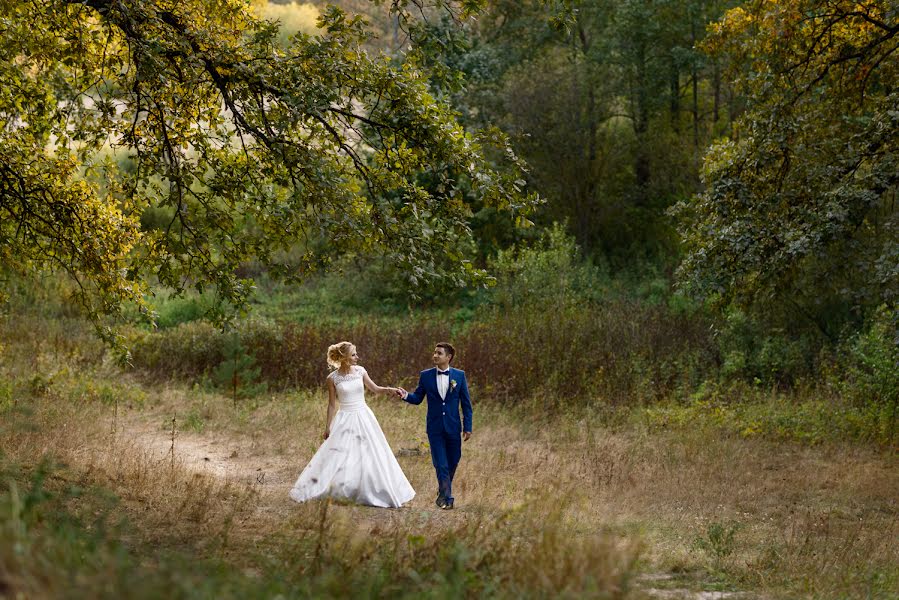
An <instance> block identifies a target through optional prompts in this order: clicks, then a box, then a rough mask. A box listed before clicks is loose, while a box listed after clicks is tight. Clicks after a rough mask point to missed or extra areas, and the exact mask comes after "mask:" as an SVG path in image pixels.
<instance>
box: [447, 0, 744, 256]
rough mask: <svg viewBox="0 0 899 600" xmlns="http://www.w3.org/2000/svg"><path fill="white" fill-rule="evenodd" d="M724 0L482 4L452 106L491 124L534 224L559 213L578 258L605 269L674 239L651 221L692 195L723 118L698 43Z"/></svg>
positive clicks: (723, 87)
mask: <svg viewBox="0 0 899 600" xmlns="http://www.w3.org/2000/svg"><path fill="white" fill-rule="evenodd" d="M732 4H734V2H722V1H720V0H692V1H689V2H646V1H643V0H635V1H631V0H617V1H614V2H612V1H608V0H603V1H600V2H595V1H591V2H586V1H580V0H572V1H568V0H565V1H564V2H546V1H543V0H526V1H522V2H509V1H503V2H494V3H490V6H489V8H488V9H487V14H486V15H485V18H481V19H479V21H478V23H477V25H476V26H475V27H472V28H471V30H470V32H469V39H467V40H466V42H467V44H468V48H467V49H466V50H465V51H459V50H457V51H456V55H452V53H451V52H450V51H448V54H450V56H449V57H447V62H453V64H457V65H459V68H460V69H461V70H463V71H464V72H465V73H466V75H467V86H466V88H465V91H464V93H459V94H457V95H456V98H455V100H454V101H455V103H456V105H457V106H458V107H459V108H460V110H461V111H462V113H463V115H465V118H466V119H467V122H469V123H475V124H483V123H484V122H491V121H492V122H495V123H497V124H499V125H500V126H501V127H503V129H504V130H505V131H506V132H508V133H509V135H510V136H511V137H512V139H513V140H514V142H515V144H516V148H518V149H519V150H520V152H521V154H522V156H523V157H524V158H525V159H526V160H527V162H528V164H529V165H530V167H531V169H530V171H529V173H528V183H529V184H530V185H532V186H533V187H534V188H535V189H536V190H538V191H539V192H540V194H541V195H542V196H544V197H545V198H546V199H547V202H546V204H545V208H544V209H543V210H542V211H540V212H538V213H537V219H536V220H537V222H539V223H548V222H552V221H558V220H566V221H567V222H568V225H569V227H570V231H571V232H572V233H573V234H574V235H575V237H576V239H577V242H578V244H579V245H581V247H582V248H584V250H585V251H586V252H587V253H588V254H590V255H605V256H607V257H608V258H609V259H611V260H612V261H613V263H614V264H615V266H627V265H629V264H630V262H631V261H632V260H633V259H634V258H635V257H647V256H649V257H652V258H654V259H655V260H664V259H665V257H669V256H671V255H672V254H674V253H676V251H677V250H676V240H675V236H674V235H673V232H672V230H671V227H670V224H669V223H668V222H667V220H666V219H665V218H664V217H663V212H664V209H665V208H666V207H667V206H669V205H670V204H671V203H672V202H674V201H676V200H678V199H681V198H683V197H685V196H687V195H689V194H691V193H693V192H695V190H696V188H697V184H698V176H699V173H698V165H699V162H700V160H699V159H700V156H701V152H702V150H703V148H704V147H705V145H706V144H707V143H708V142H709V141H710V140H711V139H712V136H713V135H717V134H718V132H720V131H721V130H723V129H726V128H727V127H728V126H729V123H730V121H731V120H732V117H733V114H734V113H735V107H734V101H733V94H732V93H731V86H730V84H729V82H727V81H726V80H723V79H722V78H721V76H720V66H719V65H718V63H717V62H716V61H714V60H709V59H708V58H707V57H705V56H703V55H702V54H701V53H700V52H699V50H698V49H697V44H698V42H699V41H701V39H702V38H703V37H704V35H705V25H706V23H708V22H709V21H713V20H715V19H717V18H718V17H719V16H720V15H721V13H722V12H723V10H724V9H725V8H726V7H727V6H729V5H732Z"/></svg>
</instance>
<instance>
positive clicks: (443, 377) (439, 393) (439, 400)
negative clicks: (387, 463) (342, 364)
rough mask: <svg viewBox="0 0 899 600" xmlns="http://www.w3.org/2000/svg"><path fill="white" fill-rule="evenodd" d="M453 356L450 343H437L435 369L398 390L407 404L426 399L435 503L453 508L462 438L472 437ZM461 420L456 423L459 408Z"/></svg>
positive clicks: (465, 386)
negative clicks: (410, 388) (409, 388)
mask: <svg viewBox="0 0 899 600" xmlns="http://www.w3.org/2000/svg"><path fill="white" fill-rule="evenodd" d="M455 355H456V349H455V348H453V346H452V344H448V343H446V342H440V343H439V344H437V346H436V347H435V348H434V356H433V358H434V365H435V367H436V368H434V369H427V370H425V371H422V372H421V374H420V375H419V378H418V387H417V388H416V389H415V391H414V392H411V393H409V392H407V391H406V390H404V389H402V388H400V389H399V390H398V391H397V395H399V396H400V397H401V398H402V399H403V400H405V401H406V402H408V403H409V404H421V403H422V401H424V399H425V398H427V399H428V417H427V426H426V431H427V433H428V442H429V443H430V445H431V461H432V462H433V463H434V469H435V470H436V471H437V485H438V492H437V506H439V507H440V508H442V509H446V510H449V509H451V508H453V475H455V474H456V467H457V466H458V465H459V459H460V458H462V440H465V441H466V442H467V441H468V438H470V437H471V396H469V394H468V382H467V381H466V380H465V371H460V370H459V369H453V368H451V367H450V363H451V362H452V360H453V357H454V356H455ZM460 405H461V408H462V417H463V419H462V422H459V407H460Z"/></svg>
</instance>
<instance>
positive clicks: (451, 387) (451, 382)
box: [450, 379, 456, 391]
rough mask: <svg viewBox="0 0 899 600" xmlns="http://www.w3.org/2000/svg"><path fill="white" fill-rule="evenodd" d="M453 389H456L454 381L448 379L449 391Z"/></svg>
mask: <svg viewBox="0 0 899 600" xmlns="http://www.w3.org/2000/svg"><path fill="white" fill-rule="evenodd" d="M454 389H456V380H455V379H450V391H453V390H454Z"/></svg>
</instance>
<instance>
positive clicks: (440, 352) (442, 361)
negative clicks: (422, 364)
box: [433, 346, 449, 369]
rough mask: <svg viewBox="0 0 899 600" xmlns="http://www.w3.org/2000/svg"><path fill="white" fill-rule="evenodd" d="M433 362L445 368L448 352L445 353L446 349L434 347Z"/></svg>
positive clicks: (447, 363)
mask: <svg viewBox="0 0 899 600" xmlns="http://www.w3.org/2000/svg"><path fill="white" fill-rule="evenodd" d="M433 358H434V364H435V365H436V366H438V367H440V368H443V369H445V368H446V367H447V366H448V365H449V354H447V353H446V350H445V349H444V348H443V347H441V346H437V347H436V348H434V357H433Z"/></svg>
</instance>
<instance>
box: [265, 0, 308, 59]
mask: <svg viewBox="0 0 899 600" xmlns="http://www.w3.org/2000/svg"><path fill="white" fill-rule="evenodd" d="M252 7H253V8H254V9H255V10H256V12H257V14H258V15H259V16H260V17H262V18H263V19H265V20H267V21H277V23H278V25H279V27H278V43H279V44H280V45H281V47H283V48H287V47H289V46H290V40H291V38H292V37H293V36H295V35H297V34H298V33H299V34H307V35H313V34H315V33H316V29H317V22H318V19H319V17H320V14H321V13H320V12H319V10H318V7H316V6H315V5H314V4H312V3H309V2H302V3H300V2H288V3H286V4H281V3H275V2H269V1H268V0H261V1H260V0H256V1H254V2H253V4H252Z"/></svg>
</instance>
